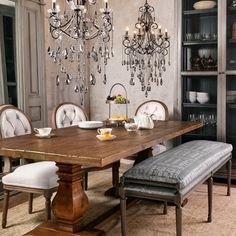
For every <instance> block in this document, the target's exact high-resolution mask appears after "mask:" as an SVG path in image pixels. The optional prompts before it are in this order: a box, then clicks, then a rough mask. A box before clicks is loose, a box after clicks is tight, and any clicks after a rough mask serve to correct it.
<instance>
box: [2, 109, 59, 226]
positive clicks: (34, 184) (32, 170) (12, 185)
mask: <svg viewBox="0 0 236 236" xmlns="http://www.w3.org/2000/svg"><path fill="white" fill-rule="evenodd" d="M31 133H32V126H31V123H30V121H29V119H28V118H27V116H26V115H25V114H24V113H23V112H22V111H21V110H19V109H17V108H16V107H14V106H10V105H7V106H6V105H4V106H0V138H2V139H7V138H11V137H16V136H21V135H27V134H31ZM5 159H7V157H5ZM8 167H9V168H10V167H11V165H10V164H8ZM5 170H6V168H5ZM57 170H58V168H57V167H56V165H55V162H51V161H43V162H36V163H30V164H26V165H21V166H19V167H17V168H16V169H15V170H14V171H13V172H11V173H8V174H6V175H4V176H3V178H2V183H3V189H4V200H3V215H2V228H5V227H6V224H7V212H8V205H9V193H10V191H19V192H26V193H29V213H32V209H33V194H34V193H37V194H43V195H44V197H45V208H46V210H45V218H46V219H50V217H51V196H52V193H53V192H55V191H56V190H57V185H58V183H57V180H58V177H57V175H56V171H57ZM8 171H9V172H10V171H11V170H10V169H9V170H8Z"/></svg>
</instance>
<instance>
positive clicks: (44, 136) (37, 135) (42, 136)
mask: <svg viewBox="0 0 236 236" xmlns="http://www.w3.org/2000/svg"><path fill="white" fill-rule="evenodd" d="M34 135H35V136H36V137H37V138H51V137H53V136H54V135H55V134H49V135H40V134H34Z"/></svg>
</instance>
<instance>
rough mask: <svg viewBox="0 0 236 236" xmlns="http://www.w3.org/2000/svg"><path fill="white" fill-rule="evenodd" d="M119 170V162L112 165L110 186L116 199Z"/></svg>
mask: <svg viewBox="0 0 236 236" xmlns="http://www.w3.org/2000/svg"><path fill="white" fill-rule="evenodd" d="M119 168H120V161H118V162H116V163H114V164H113V165H112V185H113V187H114V188H115V196H116V197H118V196H119V183H120V176H119Z"/></svg>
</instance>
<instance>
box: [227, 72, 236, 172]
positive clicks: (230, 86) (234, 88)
mask: <svg viewBox="0 0 236 236" xmlns="http://www.w3.org/2000/svg"><path fill="white" fill-rule="evenodd" d="M226 81H227V82H226V142H227V143H231V144H232V145H233V147H234V148H233V158H232V161H233V168H236V75H229V76H227V79H226Z"/></svg>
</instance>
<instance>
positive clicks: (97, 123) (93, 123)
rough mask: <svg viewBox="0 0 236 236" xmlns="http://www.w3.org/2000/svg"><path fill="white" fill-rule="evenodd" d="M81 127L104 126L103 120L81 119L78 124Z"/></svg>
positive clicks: (93, 127) (94, 127)
mask: <svg viewBox="0 0 236 236" xmlns="http://www.w3.org/2000/svg"><path fill="white" fill-rule="evenodd" d="M78 126H79V128H81V129H97V128H101V127H102V126H103V122H102V121H81V122H79V124H78Z"/></svg>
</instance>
